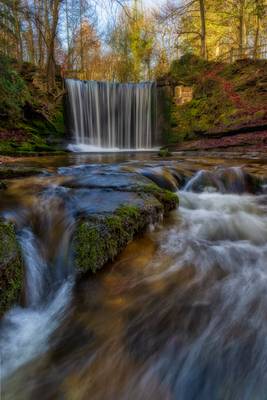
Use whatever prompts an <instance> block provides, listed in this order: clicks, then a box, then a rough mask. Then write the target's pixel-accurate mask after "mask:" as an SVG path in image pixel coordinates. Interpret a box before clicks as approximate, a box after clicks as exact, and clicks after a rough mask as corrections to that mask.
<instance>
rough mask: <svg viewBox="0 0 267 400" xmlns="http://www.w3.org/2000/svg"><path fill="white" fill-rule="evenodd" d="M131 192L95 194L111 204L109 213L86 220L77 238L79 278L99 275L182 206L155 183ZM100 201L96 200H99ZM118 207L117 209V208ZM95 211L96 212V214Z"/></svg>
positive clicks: (82, 219)
mask: <svg viewBox="0 0 267 400" xmlns="http://www.w3.org/2000/svg"><path fill="white" fill-rule="evenodd" d="M130 190H131V191H130V192H127V191H123V192H118V191H113V190H111V191H110V192H107V193H105V195H104V193H103V190H101V191H100V192H98V193H97V192H96V191H97V189H95V190H94V191H93V192H92V195H93V193H94V194H95V196H98V195H99V196H103V195H104V197H105V199H106V200H107V201H108V202H109V204H107V210H108V211H107V212H105V211H104V210H103V209H102V210H101V213H97V212H96V213H92V214H91V215H87V216H85V217H82V218H81V219H80V221H79V222H78V223H77V225H76V229H75V232H74V237H73V249H74V260H75V268H76V270H77V271H78V274H79V275H81V274H83V273H86V272H89V271H91V272H96V271H97V270H98V269H101V268H102V267H103V266H104V265H105V264H106V263H107V262H109V261H112V260H114V258H115V257H116V256H117V255H118V254H119V253H120V252H121V251H122V250H123V249H124V248H125V247H126V246H127V244H128V243H129V242H130V241H131V240H132V239H133V238H134V236H135V235H137V234H138V233H140V232H142V231H144V230H145V229H147V228H148V226H149V225H150V224H155V223H157V222H159V221H160V220H161V219H162V217H163V216H164V215H165V214H167V213H168V212H169V211H171V210H173V209H175V208H176V206H177V205H178V203H179V200H178V196H177V195H176V194H175V193H172V192H170V191H168V190H164V189H161V188H159V187H158V186H157V185H154V184H153V183H151V184H147V185H142V186H141V187H139V188H138V187H136V191H133V190H134V188H133V187H131V189H130ZM95 200H96V199H95ZM114 203H115V205H114ZM92 211H93V210H92ZM95 211H97V210H95Z"/></svg>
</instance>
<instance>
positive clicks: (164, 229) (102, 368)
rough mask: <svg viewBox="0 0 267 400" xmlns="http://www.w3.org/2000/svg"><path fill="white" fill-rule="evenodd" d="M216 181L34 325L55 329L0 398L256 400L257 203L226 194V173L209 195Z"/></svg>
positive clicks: (260, 305) (260, 206) (265, 278)
mask: <svg viewBox="0 0 267 400" xmlns="http://www.w3.org/2000/svg"><path fill="white" fill-rule="evenodd" d="M237 172H238V174H239V173H240V171H239V170H238V171H237ZM216 174H217V173H215V174H214V175H212V179H210V176H209V177H208V184H207V180H206V178H207V177H206V176H205V177H204V178H205V180H204V181H203V180H201V181H200V182H199V185H198V186H197V187H196V186H194V187H193V185H195V182H196V176H195V177H194V178H193V179H192V180H191V183H190V184H186V185H185V187H186V188H187V190H186V191H183V190H181V191H180V193H179V196H180V207H179V209H178V210H176V211H175V212H173V213H172V214H171V215H170V217H169V219H168V220H167V221H166V223H164V225H163V226H158V227H156V228H155V229H154V230H153V231H151V232H148V233H147V234H146V235H145V236H143V237H140V238H138V239H136V240H135V241H134V242H132V243H130V244H129V245H128V247H127V248H126V249H125V251H124V252H123V253H122V254H121V255H120V256H119V257H118V259H117V260H116V262H115V263H113V264H112V265H109V266H108V267H107V268H106V269H105V270H103V271H101V272H99V273H98V274H97V275H94V276H90V277H89V278H88V279H86V280H82V281H80V282H78V283H77V284H76V287H75V288H74V293H73V297H72V300H71V298H70V296H69V301H70V304H69V305H68V303H65V302H64V301H63V302H61V299H60V298H59V299H58V298H57V297H55V300H53V301H52V303H51V304H52V305H51V304H50V306H51V307H54V306H56V305H58V306H60V305H61V304H63V307H62V308H60V310H59V312H58V310H56V313H54V312H53V310H50V311H49V313H47V312H46V311H47V310H45V309H44V310H43V311H44V313H45V315H46V316H47V315H48V314H49V315H50V319H46V320H45V319H42V315H40V318H41V319H42V321H43V322H44V321H45V322H44V325H42V326H41V328H40V325H39V328H40V329H49V327H51V324H53V318H59V323H58V324H57V326H53V329H52V330H51V332H50V334H49V336H48V335H47V336H46V338H49V339H48V343H47V345H46V347H45V351H42V352H41V353H38V356H37V357H35V358H33V359H32V360H30V358H31V357H29V359H28V360H29V362H28V363H27V364H24V365H23V366H22V367H21V368H19V369H17V371H16V372H15V373H13V374H11V375H10V376H9V378H8V379H6V380H5V382H4V388H3V390H4V395H5V397H4V398H5V399H38V398H40V399H67V400H74V399H75V400H76V399H77V400H87V399H90V400H104V399H105V400H106V399H108V400H113V399H114V400H119V399H127V400H143V399H147V400H150V399H156V400H157V399H159V400H172V399H175V400H176V399H177V400H178V399H179V400H194V399H197V400H209V399H210V400H217V399H218V400H241V399H242V400H252V399H253V400H254V399H255V400H264V399H266V391H267V365H266V360H267V339H266V338H267V318H266V316H267V314H266V310H267V290H266V287H267V270H266V265H267V196H266V195H265V194H260V193H259V194H258V195H254V194H248V193H239V191H240V190H241V189H238V190H235V191H234V193H233V190H232V189H231V188H232V186H231V185H232V184H233V182H232V170H231V171H230V175H229V174H228V175H227V177H230V178H229V181H228V180H227V179H228V178H227V179H226V178H225V175H224V178H223V181H220V182H219V183H220V185H222V186H220V185H219V188H218V186H216V185H217V184H218V179H219V178H218V176H217V175H218V174H217V175H216ZM202 175H203V174H202ZM215 178H216V179H215ZM240 179H241V181H242V179H243V175H242V176H241V178H240ZM241 181H240V180H239V181H238V185H237V186H235V188H240V187H241V186H240V182H241ZM203 182H204V183H203ZM214 182H215V183H214ZM229 182H230V183H229ZM213 183H214V185H215V186H211V184H213ZM228 183H229V185H230V186H227V185H228ZM241 183H242V182H241ZM220 187H221V188H224V189H223V191H224V193H220V192H219V191H218V190H220ZM227 188H230V189H231V190H230V189H229V190H228V192H227ZM192 190H194V191H192ZM229 191H230V192H231V193H229ZM31 254H32V253H31ZM35 259H36V258H35ZM64 293H66V292H64ZM63 297H64V296H63ZM65 304H67V305H66V306H65ZM14 313H15V311H13V314H12V312H11V313H10V317H9V318H10V323H11V324H12V323H14V321H12V315H14ZM26 318H27V317H25V323H26ZM36 325H37V326H38V322H36ZM40 329H39V331H38V329H36V330H32V331H31V333H30V336H31V338H32V340H38V337H39V335H41V333H40ZM52 331H53V332H52ZM41 336H42V335H41ZM12 340H15V339H12ZM16 340H17V339H16ZM28 340H29V339H28ZM4 344H5V343H4ZM11 344H12V345H13V342H12V341H10V340H7V341H6V346H7V347H8V346H10V345H11ZM15 345H16V346H19V345H20V343H19V341H18V340H17V342H16V344H15ZM7 354H8V353H7ZM24 362H25V361H24ZM19 365H20V364H19V363H18V364H17V366H19Z"/></svg>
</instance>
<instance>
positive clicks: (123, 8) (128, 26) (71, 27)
mask: <svg viewBox="0 0 267 400" xmlns="http://www.w3.org/2000/svg"><path fill="white" fill-rule="evenodd" d="M103 2H109V3H108V4H109V7H110V5H116V10H117V13H116V15H115V17H114V19H112V18H113V15H111V14H110V15H107V20H108V21H105V24H103V21H102V22H101V24H99V23H98V15H99V5H98V3H95V2H93V0H0V53H1V54H4V55H7V56H8V57H11V58H14V59H16V60H17V61H18V62H19V63H22V62H23V61H28V62H31V63H33V64H35V65H36V66H38V67H39V69H40V70H41V71H43V74H44V75H45V76H46V81H47V89H48V91H49V92H51V93H53V92H54V91H55V90H56V86H55V77H56V73H57V66H58V65H59V66H60V68H61V73H62V74H65V75H66V74H67V75H68V76H72V77H77V78H80V79H114V80H118V81H138V80H147V79H152V78H153V77H155V76H159V75H161V74H164V73H166V72H167V71H168V68H169V64H170V62H171V61H172V60H173V59H175V58H177V57H179V56H181V55H183V54H185V53H194V54H196V55H199V56H201V57H202V58H204V59H224V57H226V56H227V57H228V58H229V59H231V57H232V58H233V59H234V58H238V57H239V58H242V57H246V56H249V57H254V58H257V57H262V55H263V51H264V47H265V52H266V57H267V0H182V1H180V0H166V4H165V5H163V6H162V7H160V9H159V8H158V9H154V10H148V9H146V8H144V6H143V5H142V0H103ZM111 19H112V24H110V23H109V22H110V21H111ZM100 27H101V29H100Z"/></svg>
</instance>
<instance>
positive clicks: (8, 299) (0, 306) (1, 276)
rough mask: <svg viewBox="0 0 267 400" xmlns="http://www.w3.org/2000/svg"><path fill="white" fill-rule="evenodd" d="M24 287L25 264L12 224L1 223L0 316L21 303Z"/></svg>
mask: <svg viewBox="0 0 267 400" xmlns="http://www.w3.org/2000/svg"><path fill="white" fill-rule="evenodd" d="M22 287H23V264H22V259H21V254H20V249H19V246H18V243H17V240H16V235H15V229H14V226H13V225H12V224H11V223H4V222H1V221H0V292H1V295H0V315H2V314H3V313H4V312H5V311H6V310H7V309H8V308H9V307H11V305H12V304H14V303H16V302H18V301H19V299H20V296H21V291H22Z"/></svg>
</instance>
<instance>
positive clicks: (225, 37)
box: [157, 0, 267, 59]
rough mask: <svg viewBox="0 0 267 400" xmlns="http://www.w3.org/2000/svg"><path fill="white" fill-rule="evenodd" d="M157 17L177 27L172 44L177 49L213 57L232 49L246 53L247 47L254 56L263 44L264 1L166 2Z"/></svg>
mask: <svg viewBox="0 0 267 400" xmlns="http://www.w3.org/2000/svg"><path fill="white" fill-rule="evenodd" d="M157 18H158V19H159V20H160V21H161V23H162V22H164V23H165V24H169V23H170V21H171V23H172V24H174V21H175V23H176V26H177V30H176V33H175V35H176V43H177V47H179V49H180V52H181V53H184V52H187V51H191V52H194V53H196V54H198V55H200V56H201V57H203V58H209V59H214V58H216V57H218V56H220V55H222V54H223V53H226V52H230V51H231V49H234V50H235V54H236V56H237V57H243V56H246V51H245V49H247V48H248V47H251V48H254V56H255V57H257V55H258V50H259V47H260V46H261V45H266V46H267V30H266V24H267V1H266V0H192V1H190V0H186V1H184V2H182V3H177V2H176V1H175V2H167V3H166V5H165V6H164V7H163V8H162V9H161V11H160V12H158V15H157Z"/></svg>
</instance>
